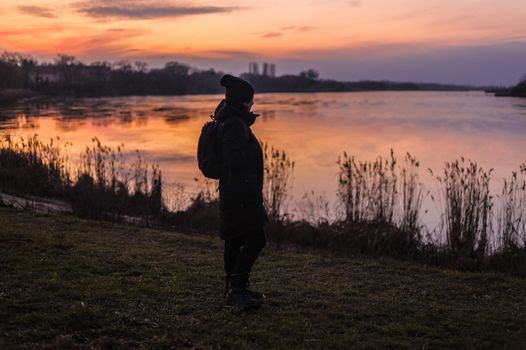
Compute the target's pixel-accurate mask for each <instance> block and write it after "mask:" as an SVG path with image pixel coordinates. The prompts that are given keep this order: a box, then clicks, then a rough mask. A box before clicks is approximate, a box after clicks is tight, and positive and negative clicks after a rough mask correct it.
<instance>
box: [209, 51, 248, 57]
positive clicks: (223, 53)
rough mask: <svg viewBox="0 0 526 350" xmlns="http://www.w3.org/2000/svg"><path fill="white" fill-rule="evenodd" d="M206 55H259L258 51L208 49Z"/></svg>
mask: <svg viewBox="0 0 526 350" xmlns="http://www.w3.org/2000/svg"><path fill="white" fill-rule="evenodd" d="M203 56H204V57H216V58H254V57H258V54H257V53H256V52H251V51H241V50H208V51H206V52H204V54H203Z"/></svg>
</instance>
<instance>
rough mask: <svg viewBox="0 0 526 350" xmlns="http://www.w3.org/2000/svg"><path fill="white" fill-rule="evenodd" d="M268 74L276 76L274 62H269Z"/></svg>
mask: <svg viewBox="0 0 526 350" xmlns="http://www.w3.org/2000/svg"><path fill="white" fill-rule="evenodd" d="M268 75H269V76H270V77H272V78H274V77H276V65H275V64H274V63H271V64H270V67H269V69H268Z"/></svg>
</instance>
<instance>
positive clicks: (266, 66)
mask: <svg viewBox="0 0 526 350" xmlns="http://www.w3.org/2000/svg"><path fill="white" fill-rule="evenodd" d="M263 76H265V77H267V76H268V63H267V62H264V63H263Z"/></svg>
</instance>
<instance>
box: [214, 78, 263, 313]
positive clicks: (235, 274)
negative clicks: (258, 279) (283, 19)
mask: <svg viewBox="0 0 526 350" xmlns="http://www.w3.org/2000/svg"><path fill="white" fill-rule="evenodd" d="M221 85H222V86H224V87H225V89H226V92H225V98H224V99H223V100H222V101H221V102H220V103H219V105H218V106H217V108H216V110H215V113H214V117H215V119H216V120H218V121H219V122H220V124H219V129H218V140H219V141H218V142H219V150H220V153H221V157H222V172H221V178H220V179H219V215H220V230H219V231H220V237H221V239H223V240H224V241H225V246H224V269H225V275H226V276H225V302H226V303H227V304H230V305H236V306H239V307H242V308H252V307H257V306H259V305H260V304H261V303H262V301H263V299H264V296H263V294H262V293H259V292H255V291H251V290H249V289H248V287H249V284H250V273H251V270H252V266H253V265H254V263H255V261H256V259H257V258H258V256H259V254H260V252H261V250H262V249H263V248H264V247H265V245H266V238H265V233H264V230H263V227H264V225H265V224H266V223H267V222H268V217H267V213H266V211H265V208H264V206H263V195H262V189H263V151H262V149H261V145H260V143H259V141H258V140H257V138H256V137H255V135H254V134H253V133H252V130H251V129H250V126H251V125H252V124H254V122H255V120H256V118H257V116H258V115H257V114H254V113H252V112H251V108H252V105H253V104H254V88H253V87H252V85H250V83H248V82H247V81H244V80H242V79H240V78H237V77H234V76H232V75H225V76H223V77H222V78H221Z"/></svg>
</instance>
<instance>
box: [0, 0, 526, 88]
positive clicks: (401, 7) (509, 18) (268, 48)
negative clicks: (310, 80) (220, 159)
mask: <svg viewBox="0 0 526 350" xmlns="http://www.w3.org/2000/svg"><path fill="white" fill-rule="evenodd" d="M525 19H526V1H524V0H502V1H494V0H493V1H487V0H456V1H452V0H440V1H439V0H427V1H417V0H355V1H349V0H333V1H320V0H304V1H299V0H288V1H283V0H279V1H278V0H270V1H257V0H245V1H239V0H231V1H210V0H208V1H192V0H187V1H164V0H154V1H134V0H131V1H130V0H113V1H102V0H85V1H82V0H80V1H79V0H76V1H65V0H56V1H37V0H35V1H12V0H2V2H1V3H0V23H2V26H1V27H0V50H1V51H4V50H6V51H19V52H23V53H27V54H31V55H33V56H35V57H36V58H38V59H40V60H50V59H52V58H53V56H55V55H56V54H57V53H68V54H72V55H75V56H76V57H78V58H79V59H81V60H83V61H87V62H89V61H93V60H110V61H114V60H119V59H129V60H143V61H146V62H148V64H149V65H150V67H156V66H161V65H162V64H163V63H164V62H166V61H170V60H178V61H181V62H184V63H188V64H190V65H192V66H195V67H199V68H209V67H214V68H216V69H220V70H223V71H227V72H232V73H235V74H238V73H241V72H244V71H246V70H247V67H248V62H249V61H253V60H254V61H260V62H261V61H269V62H274V63H276V65H277V70H278V74H283V73H297V72H299V71H300V70H302V69H306V68H315V69H317V70H318V71H319V72H320V73H321V76H322V77H325V78H334V79H339V80H356V79H390V80H412V81H433V82H442V83H468V84H514V83H516V82H517V81H518V79H519V78H520V77H521V76H522V75H523V74H524V73H526V63H525V62H526V20H525Z"/></svg>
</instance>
